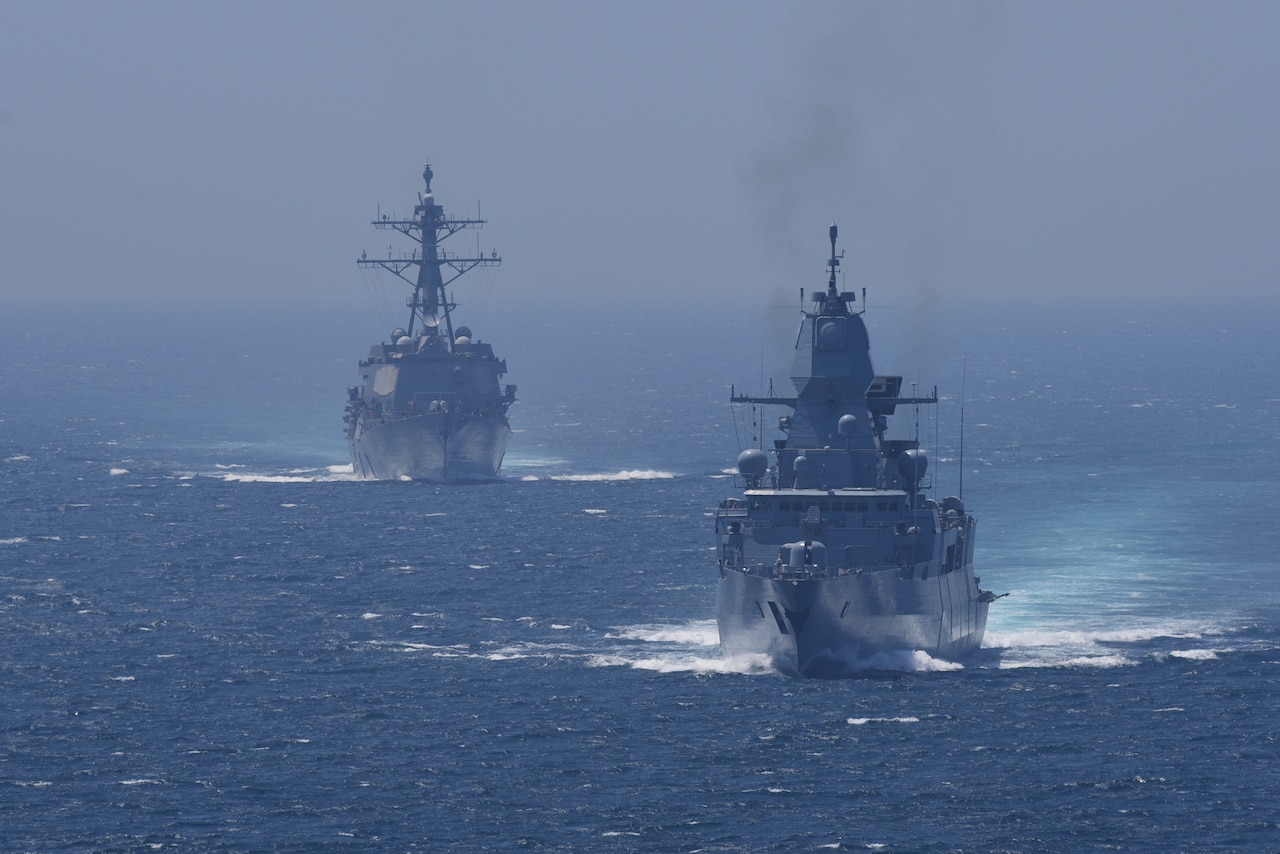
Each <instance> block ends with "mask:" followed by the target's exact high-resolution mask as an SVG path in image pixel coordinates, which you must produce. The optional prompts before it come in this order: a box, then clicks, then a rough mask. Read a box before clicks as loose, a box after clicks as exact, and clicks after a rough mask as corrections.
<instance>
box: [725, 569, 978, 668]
mask: <svg viewBox="0 0 1280 854" xmlns="http://www.w3.org/2000/svg"><path fill="white" fill-rule="evenodd" d="M980 595H981V594H980V593H979V592H978V586H977V582H976V579H975V578H974V576H973V571H972V566H969V567H966V568H964V569H962V570H959V571H956V572H952V573H947V574H944V575H940V576H937V577H934V578H928V579H910V578H907V579H904V578H902V577H900V576H899V574H898V573H897V572H896V571H888V572H864V573H863V574H861V575H853V574H850V575H844V576H838V577H835V578H807V579H797V580H787V579H774V578H766V577H763V576H761V575H757V574H751V573H748V572H744V571H741V570H737V569H732V568H725V569H722V570H721V572H720V583H719V592H718V605H717V614H716V618H717V623H718V624H719V628H720V645H721V649H722V650H723V652H724V654H725V655H726V656H730V657H732V656H741V655H764V656H767V657H768V658H769V660H770V662H771V664H772V665H773V667H774V668H775V669H777V670H779V671H781V672H783V673H786V674H791V675H797V674H798V675H809V676H822V675H840V674H842V673H847V672H849V671H851V670H856V669H874V668H875V666H876V661H875V660H874V657H875V656H876V655H877V654H879V653H890V652H898V651H912V650H919V651H922V652H925V653H927V654H928V655H930V656H932V657H935V658H942V659H947V660H959V659H962V658H965V657H966V656H968V655H970V654H971V653H973V652H974V651H975V650H977V649H978V647H979V646H980V645H981V643H982V637H983V634H984V633H985V632H986V624H987V610H988V606H989V601H986V600H983V599H979V596H980Z"/></svg>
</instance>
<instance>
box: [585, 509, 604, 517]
mask: <svg viewBox="0 0 1280 854" xmlns="http://www.w3.org/2000/svg"><path fill="white" fill-rule="evenodd" d="M582 512H583V513H588V514H590V515H592V516H603V515H604V514H606V513H608V512H609V511H608V510H583V511H582Z"/></svg>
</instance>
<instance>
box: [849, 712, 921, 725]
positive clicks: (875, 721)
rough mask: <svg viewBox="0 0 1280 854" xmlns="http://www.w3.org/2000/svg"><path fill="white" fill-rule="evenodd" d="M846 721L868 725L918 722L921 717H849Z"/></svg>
mask: <svg viewBox="0 0 1280 854" xmlns="http://www.w3.org/2000/svg"><path fill="white" fill-rule="evenodd" d="M845 723H847V724H849V725H850V726H866V725H867V724H918V723H920V719H919V718H917V717H913V716H910V715H908V716H907V717H901V718H849V719H848V720H846V721H845Z"/></svg>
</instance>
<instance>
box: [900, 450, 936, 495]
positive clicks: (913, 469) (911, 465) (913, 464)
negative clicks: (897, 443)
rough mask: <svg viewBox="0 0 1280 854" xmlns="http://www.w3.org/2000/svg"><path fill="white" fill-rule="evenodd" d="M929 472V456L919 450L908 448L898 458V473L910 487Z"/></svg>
mask: <svg viewBox="0 0 1280 854" xmlns="http://www.w3.org/2000/svg"><path fill="white" fill-rule="evenodd" d="M928 470H929V455H928V454H926V453H925V452H924V451H922V450H920V449H919V448H910V449H908V450H905V451H903V452H902V456H900V457H898V471H899V472H901V474H902V476H903V477H904V478H906V479H907V480H908V481H909V482H910V483H911V485H912V486H915V485H916V484H917V483H919V482H920V479H921V478H923V477H924V473H925V472H926V471H928Z"/></svg>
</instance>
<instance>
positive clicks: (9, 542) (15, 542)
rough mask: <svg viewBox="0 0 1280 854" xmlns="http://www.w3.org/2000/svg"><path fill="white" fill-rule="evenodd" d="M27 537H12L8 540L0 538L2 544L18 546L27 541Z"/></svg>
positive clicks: (0, 544)
mask: <svg viewBox="0 0 1280 854" xmlns="http://www.w3.org/2000/svg"><path fill="white" fill-rule="evenodd" d="M26 541H27V538H26V537H10V538H9V539H7V540H0V546H16V545H18V544H19V543H25V542H26Z"/></svg>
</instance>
